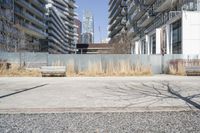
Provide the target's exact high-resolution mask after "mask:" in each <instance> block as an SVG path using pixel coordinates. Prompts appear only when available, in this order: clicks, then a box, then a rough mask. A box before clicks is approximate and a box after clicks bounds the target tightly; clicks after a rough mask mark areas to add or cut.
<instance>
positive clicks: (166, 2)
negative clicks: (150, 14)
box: [154, 0, 171, 12]
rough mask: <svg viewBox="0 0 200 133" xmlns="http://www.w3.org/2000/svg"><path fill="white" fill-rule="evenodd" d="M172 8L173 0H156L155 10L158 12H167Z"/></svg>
mask: <svg viewBox="0 0 200 133" xmlns="http://www.w3.org/2000/svg"><path fill="white" fill-rule="evenodd" d="M170 6H171V0H156V2H155V4H154V10H155V11H156V12H161V11H164V10H166V9H167V8H169V7H170Z"/></svg>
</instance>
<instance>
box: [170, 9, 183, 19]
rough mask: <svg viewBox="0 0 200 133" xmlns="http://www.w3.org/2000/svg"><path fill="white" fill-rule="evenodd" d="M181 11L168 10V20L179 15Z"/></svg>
mask: <svg viewBox="0 0 200 133" xmlns="http://www.w3.org/2000/svg"><path fill="white" fill-rule="evenodd" d="M181 14H182V12H181V11H170V12H169V20H171V19H173V18H174V17H177V16H181Z"/></svg>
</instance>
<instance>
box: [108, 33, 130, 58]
mask: <svg viewBox="0 0 200 133" xmlns="http://www.w3.org/2000/svg"><path fill="white" fill-rule="evenodd" d="M110 43H111V44H112V46H113V49H112V53H113V54H131V47H132V43H131V37H130V36H129V35H128V33H127V32H123V33H121V34H120V35H118V36H116V37H114V38H113V39H112V40H111V42H110Z"/></svg>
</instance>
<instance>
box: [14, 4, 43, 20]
mask: <svg viewBox="0 0 200 133" xmlns="http://www.w3.org/2000/svg"><path fill="white" fill-rule="evenodd" d="M17 2H18V3H21V4H23V5H24V6H25V7H26V8H28V9H29V10H32V11H33V12H35V13H36V15H39V16H40V17H44V14H43V13H41V12H40V11H38V10H37V9H36V8H35V7H33V6H32V5H31V4H30V3H27V2H26V1H24V0H17Z"/></svg>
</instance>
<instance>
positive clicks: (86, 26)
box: [82, 10, 94, 43]
mask: <svg viewBox="0 0 200 133" xmlns="http://www.w3.org/2000/svg"><path fill="white" fill-rule="evenodd" d="M84 33H87V34H88V35H89V34H91V37H92V38H91V39H89V40H91V42H90V43H93V42H94V17H93V15H92V13H91V12H90V11H88V10H85V11H84V14H83V36H82V39H83V37H84V36H85V35H84ZM84 40H86V39H83V40H82V43H86V42H84Z"/></svg>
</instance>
